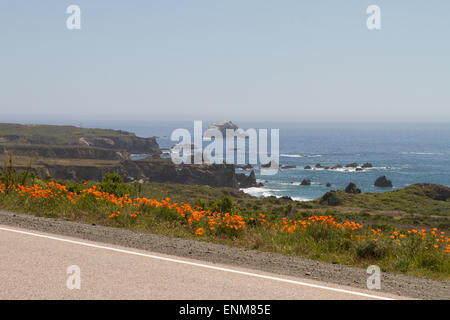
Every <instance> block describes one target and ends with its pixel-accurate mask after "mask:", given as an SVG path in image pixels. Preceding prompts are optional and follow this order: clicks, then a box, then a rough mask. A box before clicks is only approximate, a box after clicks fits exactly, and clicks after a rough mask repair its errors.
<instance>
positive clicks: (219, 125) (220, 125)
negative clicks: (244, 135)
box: [208, 120, 239, 138]
mask: <svg viewBox="0 0 450 320" xmlns="http://www.w3.org/2000/svg"><path fill="white" fill-rule="evenodd" d="M208 129H216V130H219V131H220V132H221V133H222V135H223V137H224V138H225V137H226V131H227V129H231V130H237V129H239V127H238V126H237V125H236V124H234V123H233V122H231V121H226V120H222V121H218V122H214V123H213V124H212V125H210V126H209V128H208Z"/></svg>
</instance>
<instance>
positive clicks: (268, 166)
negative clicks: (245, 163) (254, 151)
mask: <svg viewBox="0 0 450 320" xmlns="http://www.w3.org/2000/svg"><path fill="white" fill-rule="evenodd" d="M279 167H280V165H279V164H278V163H277V162H276V161H273V160H272V161H270V162H268V163H266V164H262V165H261V168H279Z"/></svg>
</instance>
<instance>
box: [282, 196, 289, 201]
mask: <svg viewBox="0 0 450 320" xmlns="http://www.w3.org/2000/svg"><path fill="white" fill-rule="evenodd" d="M280 199H283V200H289V201H292V198H291V197H289V196H282V197H281V198H280Z"/></svg>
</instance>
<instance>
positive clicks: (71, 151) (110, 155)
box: [0, 143, 130, 160]
mask: <svg viewBox="0 0 450 320" xmlns="http://www.w3.org/2000/svg"><path fill="white" fill-rule="evenodd" d="M9 154H11V155H13V156H14V157H30V158H57V159H102V160H125V159H129V157H130V154H129V153H128V152H126V151H119V150H112V149H104V148H91V147H83V146H73V147H72V146H67V147H66V146H45V145H44V146H43V145H14V144H1V143H0V155H9Z"/></svg>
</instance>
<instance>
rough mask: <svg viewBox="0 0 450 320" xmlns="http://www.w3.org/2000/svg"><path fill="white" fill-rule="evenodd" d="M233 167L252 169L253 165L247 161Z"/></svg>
mask: <svg viewBox="0 0 450 320" xmlns="http://www.w3.org/2000/svg"><path fill="white" fill-rule="evenodd" d="M235 167H236V168H238V169H243V170H248V169H253V166H252V165H251V164H249V163H247V164H246V165H236V166H235Z"/></svg>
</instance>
